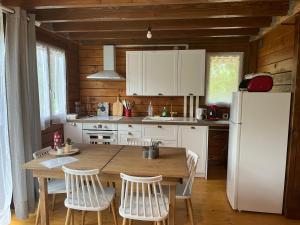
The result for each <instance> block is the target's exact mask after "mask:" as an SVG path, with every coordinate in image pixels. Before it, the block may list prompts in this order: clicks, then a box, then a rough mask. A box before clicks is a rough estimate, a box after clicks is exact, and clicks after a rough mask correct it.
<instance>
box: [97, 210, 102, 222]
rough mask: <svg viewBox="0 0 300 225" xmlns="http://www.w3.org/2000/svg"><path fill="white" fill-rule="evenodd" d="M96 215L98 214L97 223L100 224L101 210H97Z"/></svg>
mask: <svg viewBox="0 0 300 225" xmlns="http://www.w3.org/2000/svg"><path fill="white" fill-rule="evenodd" d="M97 216H98V225H102V217H101V211H98V212H97Z"/></svg>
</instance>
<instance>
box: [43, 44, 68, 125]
mask: <svg viewBox="0 0 300 225" xmlns="http://www.w3.org/2000/svg"><path fill="white" fill-rule="evenodd" d="M37 65H38V79H39V96H40V120H41V127H42V129H45V128H47V127H49V126H50V121H52V123H65V122H66V114H67V109H66V105H67V104H66V59H65V52H64V51H63V50H61V49H57V48H55V47H52V46H48V45H45V44H38V45H37Z"/></svg>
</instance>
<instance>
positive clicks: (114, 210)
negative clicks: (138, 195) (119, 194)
mask: <svg viewBox="0 0 300 225" xmlns="http://www.w3.org/2000/svg"><path fill="white" fill-rule="evenodd" d="M110 205H111V211H112V214H113V218H114V223H115V225H118V218H117V214H116V205H115V199H113V200H112V202H111V204H110Z"/></svg>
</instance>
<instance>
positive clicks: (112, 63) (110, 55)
mask: <svg viewBox="0 0 300 225" xmlns="http://www.w3.org/2000/svg"><path fill="white" fill-rule="evenodd" d="M103 69H104V70H103V71H99V72H97V73H93V74H90V75H88V76H87V77H86V78H88V79H94V80H125V79H124V77H122V76H120V75H119V74H118V73H117V72H116V51H115V46H113V45H104V46H103Z"/></svg>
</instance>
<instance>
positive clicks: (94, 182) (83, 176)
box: [63, 166, 117, 225]
mask: <svg viewBox="0 0 300 225" xmlns="http://www.w3.org/2000/svg"><path fill="white" fill-rule="evenodd" d="M63 171H64V173H65V182H66V188H67V198H66V199H65V206H66V207H67V208H68V211H67V216H66V223H65V225H69V224H70V219H71V215H72V217H73V215H74V210H80V211H82V224H84V217H85V212H86V211H93V212H97V215H98V225H102V218H101V211H103V210H105V209H108V208H109V207H110V206H111V209H112V213H113V219H114V223H115V225H117V215H116V210H115V209H116V208H115V202H114V198H115V189H114V188H113V187H103V186H102V184H101V181H100V179H99V176H98V174H99V170H98V169H94V170H72V169H69V168H67V167H65V166H63Z"/></svg>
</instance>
